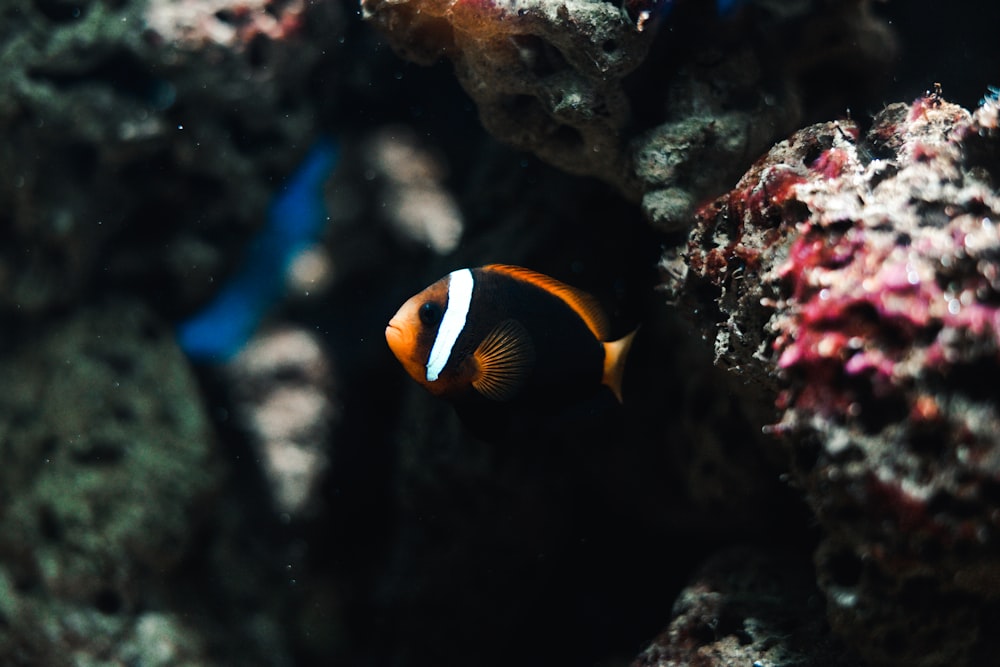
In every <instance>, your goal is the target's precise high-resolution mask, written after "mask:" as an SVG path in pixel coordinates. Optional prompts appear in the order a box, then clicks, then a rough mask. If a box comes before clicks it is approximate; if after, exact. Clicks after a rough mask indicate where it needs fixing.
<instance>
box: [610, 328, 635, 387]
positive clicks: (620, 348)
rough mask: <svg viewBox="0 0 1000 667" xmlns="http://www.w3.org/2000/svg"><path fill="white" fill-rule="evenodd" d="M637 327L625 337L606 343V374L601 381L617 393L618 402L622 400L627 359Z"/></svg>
mask: <svg viewBox="0 0 1000 667" xmlns="http://www.w3.org/2000/svg"><path fill="white" fill-rule="evenodd" d="M637 331H639V330H638V329H636V330H635V331H633V332H632V333H630V334H629V335H627V336H625V337H624V338H619V339H618V340H613V341H610V342H607V343H602V345H604V376H603V377H602V378H601V383H602V384H605V385H607V386H608V387H609V388H610V389H611V391H612V392H614V394H615V398H617V399H618V402H619V403H621V402H622V380H623V379H624V377H625V361H626V359H628V351H629V349H631V347H632V339H634V338H635V334H636V332H637Z"/></svg>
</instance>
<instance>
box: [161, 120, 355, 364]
mask: <svg viewBox="0 0 1000 667" xmlns="http://www.w3.org/2000/svg"><path fill="white" fill-rule="evenodd" d="M338 157H339V150H338V147H337V145H336V143H335V142H334V141H333V140H332V139H330V138H329V137H322V138H320V139H319V140H317V141H316V143H315V144H314V145H313V147H312V148H311V149H310V150H309V153H308V154H307V155H306V157H305V159H303V160H302V163H301V164H300V165H299V166H298V168H297V169H296V170H295V172H294V173H293V174H292V175H291V176H290V177H289V178H288V180H287V181H286V182H285V183H284V185H282V186H281V187H280V188H279V189H278V192H277V193H275V195H274V197H273V199H272V200H271V204H270V206H268V211H267V222H266V223H265V224H264V227H263V229H261V230H260V232H258V233H257V236H256V237H255V238H254V239H253V240H252V241H251V242H250V245H249V246H248V247H247V250H246V256H245V257H244V258H243V263H242V265H241V266H240V268H239V270H238V271H237V272H236V273H235V274H234V275H233V276H232V277H231V278H230V279H229V282H228V283H226V285H224V286H223V288H222V289H221V290H220V291H219V293H218V294H217V295H216V297H215V299H214V300H213V301H212V302H211V303H209V304H208V305H207V306H205V308H203V309H202V310H201V311H200V312H198V313H196V314H195V315H194V316H192V317H191V318H190V319H188V320H187V321H185V322H181V323H180V324H179V325H178V326H177V340H178V343H179V344H180V346H181V349H182V350H184V352H185V353H186V354H187V355H188V357H189V358H190V359H192V360H193V361H197V362H210V361H214V362H223V361H226V360H228V359H230V358H232V357H233V356H234V355H235V354H236V353H237V352H239V351H240V349H242V348H243V346H244V345H245V344H246V342H247V341H248V340H249V339H250V336H252V335H253V333H254V331H256V329H257V327H258V325H259V324H260V322H261V320H262V319H263V318H264V316H265V315H266V314H267V312H268V311H269V310H270V309H271V307H272V306H273V305H274V304H275V303H277V302H278V301H279V300H280V299H281V297H282V295H283V294H284V291H285V279H286V275H287V273H288V267H289V265H290V264H291V263H292V260H293V259H295V257H296V256H297V255H298V254H299V253H300V252H302V251H303V250H305V249H306V248H308V247H309V246H310V245H311V244H312V243H314V242H315V241H316V240H317V239H318V238H319V235H320V233H321V232H322V231H323V227H324V226H325V225H326V221H327V215H326V205H325V203H324V199H323V184H324V183H325V182H326V179H327V178H328V177H329V176H330V173H331V172H332V171H333V169H334V167H335V166H336V164H337V159H338Z"/></svg>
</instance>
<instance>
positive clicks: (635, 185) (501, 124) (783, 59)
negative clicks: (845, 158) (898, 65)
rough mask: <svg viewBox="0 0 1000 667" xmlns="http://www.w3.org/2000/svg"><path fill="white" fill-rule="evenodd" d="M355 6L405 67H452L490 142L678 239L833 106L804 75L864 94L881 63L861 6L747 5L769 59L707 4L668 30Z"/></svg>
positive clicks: (559, 13) (627, 17)
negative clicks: (595, 185)
mask: <svg viewBox="0 0 1000 667" xmlns="http://www.w3.org/2000/svg"><path fill="white" fill-rule="evenodd" d="M682 4H683V3H682ZM362 6H363V8H364V11H365V15H366V16H367V17H368V19H369V20H371V21H372V22H373V23H375V24H376V25H378V26H379V27H380V28H381V29H382V30H383V31H384V32H385V33H386V35H387V36H388V38H389V39H390V41H391V43H392V44H393V46H394V47H395V48H396V49H397V50H398V51H399V52H400V53H402V54H403V55H404V56H406V57H408V58H410V59H412V60H415V61H417V62H421V63H430V62H433V61H435V60H436V59H438V58H440V57H442V56H446V57H448V58H449V59H451V61H452V62H453V63H454V66H455V73H456V75H457V76H458V79H459V81H460V82H461V84H462V86H463V88H465V90H466V92H467V93H468V94H469V95H470V96H471V97H472V98H473V99H474V100H475V102H476V105H477V107H478V108H479V113H480V118H481V119H482V122H483V124H484V125H485V126H486V128H487V129H488V130H490V132H492V133H493V134H494V135H495V136H497V137H499V138H501V139H503V140H504V141H507V142H509V143H511V144H513V145H514V146H516V147H518V148H522V149H526V150H531V151H533V152H534V153H535V154H536V155H538V156H540V157H541V158H542V159H544V160H546V161H548V162H550V163H551V164H554V165H556V166H558V167H559V168H561V169H564V170H566V171H569V172H571V173H575V174H584V175H592V176H597V177H599V178H602V179H603V180H605V181H607V182H608V183H611V184H613V185H615V186H616V187H618V188H619V189H620V190H622V191H623V192H624V193H626V194H627V195H628V196H629V197H631V198H633V199H641V200H642V205H643V209H644V211H645V213H646V215H647V217H649V218H650V219H651V220H652V221H653V222H654V223H656V224H658V225H662V226H664V227H668V228H676V227H678V226H681V225H683V224H684V221H685V220H686V218H687V216H688V215H689V214H690V212H691V210H692V209H693V208H694V207H695V206H696V205H697V204H698V203H699V202H700V201H702V200H704V199H705V198H706V197H708V196H712V195H714V194H715V193H718V192H719V191H720V190H722V189H724V188H725V187H726V185H727V183H729V182H731V181H732V180H735V178H737V177H738V175H739V174H740V173H741V171H742V169H743V167H744V166H745V165H746V164H747V163H748V162H749V160H751V159H752V158H753V156H755V155H757V154H759V153H760V152H762V151H763V150H764V149H765V148H766V147H767V145H768V144H769V143H770V142H771V141H773V139H774V138H776V137H778V136H782V135H784V134H785V133H787V132H788V131H790V130H791V129H792V128H794V127H795V126H796V125H797V124H798V122H799V120H800V119H801V117H802V116H803V114H804V113H811V111H810V110H804V109H803V106H802V105H803V99H804V98H805V101H806V102H807V103H809V104H812V103H822V104H828V103H830V101H831V97H833V98H834V99H836V98H837V97H838V94H836V93H835V92H834V91H833V90H832V89H826V90H823V91H814V90H810V85H811V84H810V83H809V82H810V81H811V79H812V78H813V77H814V76H815V73H816V72H817V71H820V70H822V71H823V73H824V74H823V76H825V77H829V76H830V74H831V72H838V73H840V75H842V76H845V77H846V76H848V75H847V74H846V73H847V72H850V73H852V74H853V75H854V76H855V78H856V80H855V82H854V88H855V89H856V88H863V87H864V85H865V81H866V79H867V77H870V76H872V75H873V74H874V73H877V72H878V71H879V70H880V69H881V67H883V66H884V65H885V63H886V61H887V59H888V58H889V57H890V56H891V54H892V51H893V47H892V44H893V40H892V38H891V35H890V34H889V32H888V30H887V29H886V27H885V26H884V25H883V24H882V23H880V22H879V21H877V20H876V19H874V18H873V17H872V16H871V14H870V13H869V11H868V3H867V2H853V1H852V2H841V3H830V4H829V6H825V7H820V6H819V5H818V4H816V5H815V6H814V3H805V4H794V5H792V4H787V5H780V4H779V5H777V6H768V5H767V3H761V6H760V7H759V8H757V10H755V11H754V12H752V17H753V18H752V19H747V21H760V22H763V23H766V24H768V28H769V29H770V30H771V31H772V33H773V37H772V38H771V39H772V40H773V42H774V43H773V44H767V45H765V44H764V43H762V42H759V41H756V40H754V39H751V38H750V35H751V33H752V31H751V30H747V31H746V33H742V32H741V29H742V28H743V26H742V25H739V26H733V25H731V26H726V25H723V24H722V23H720V22H717V21H714V20H712V18H711V17H710V16H706V15H705V14H706V13H711V11H713V8H714V5H713V4H712V3H710V2H704V3H689V4H685V5H683V9H684V10H685V11H682V12H679V14H678V17H670V18H667V17H666V15H667V14H669V13H670V9H671V5H670V3H667V4H666V5H665V4H664V3H657V2H634V3H626V4H625V5H624V7H619V6H618V5H615V4H613V3H607V2H600V1H596V2H595V1H581V2H554V1H552V0H518V1H517V2H514V3H497V2H492V0H485V1H483V2H479V1H466V0H451V1H447V0H446V1H443V2H442V1H437V0H431V1H429V0H365V1H364V2H363V3H362ZM675 18H676V20H675ZM779 24H785V25H784V27H783V28H780V29H778V28H777V26H778V25H779ZM664 26H669V29H667V28H665V27H664ZM661 32H662V34H661V35H660V41H659V42H658V43H657V44H656V48H655V49H654V50H653V52H652V55H651V56H649V58H648V62H645V61H646V60H647V54H649V53H650V49H651V48H653V44H654V39H655V38H656V37H657V35H658V34H659V33H661ZM700 41H702V42H704V43H699V42H700ZM705 44H709V46H705ZM817 44H822V48H819V49H817V48H816V45H817ZM644 63H645V65H644V66H643V67H641V68H640V65H643V64H644ZM627 76H628V77H629V79H628V81H626V77H627ZM841 99H843V98H841Z"/></svg>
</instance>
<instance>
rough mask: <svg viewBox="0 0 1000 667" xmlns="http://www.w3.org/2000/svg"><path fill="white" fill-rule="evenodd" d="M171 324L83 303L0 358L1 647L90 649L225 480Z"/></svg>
mask: <svg viewBox="0 0 1000 667" xmlns="http://www.w3.org/2000/svg"><path fill="white" fill-rule="evenodd" d="M169 332H170V330H169V328H168V327H166V326H165V324H164V323H163V322H160V321H158V320H157V318H156V317H155V316H154V315H153V314H152V313H151V312H150V311H149V309H148V308H146V307H144V306H141V305H138V304H136V303H119V304H116V305H108V306H101V307H90V308H84V309H82V310H81V311H80V312H79V313H78V314H76V315H75V316H73V317H67V318H65V319H63V320H61V321H59V322H58V325H54V326H53V327H52V328H51V329H50V330H49V331H48V332H46V333H44V334H43V335H41V336H40V337H39V338H37V339H35V340H32V341H30V342H27V341H26V342H24V343H23V344H21V345H20V347H18V348H16V349H15V350H14V352H15V353H13V354H7V355H5V356H4V357H3V359H2V360H0V375H2V376H3V377H4V379H5V383H6V390H5V391H4V392H3V394H2V395H0V429H2V432H0V446H2V451H0V456H2V459H3V461H4V465H3V466H0V554H2V557H0V578H2V580H3V581H4V582H5V584H4V585H3V586H0V589H2V591H5V592H0V598H2V600H0V614H2V617H3V621H4V622H3V623H0V653H5V654H6V653H7V650H5V649H12V648H17V650H18V652H19V654H22V655H25V656H26V659H27V661H28V662H32V661H34V662H35V664H43V663H44V664H61V662H60V661H61V660H65V661H66V662H67V664H68V663H70V662H73V661H74V657H73V656H77V657H78V658H79V659H80V660H83V656H85V655H87V654H88V652H94V653H95V654H98V655H99V654H100V652H101V650H102V649H101V648H100V647H101V646H105V648H107V647H108V646H112V645H115V642H116V640H115V637H116V636H117V633H119V632H124V633H126V634H127V629H126V627H125V626H127V625H128V623H129V622H131V621H129V620H127V619H130V618H131V619H133V620H135V621H136V622H138V621H139V620H140V619H138V618H137V617H134V616H133V614H134V613H135V612H137V611H139V610H144V611H147V612H148V611H151V610H152V609H155V607H156V606H157V600H158V598H159V597H161V596H162V594H163V591H162V589H161V588H160V587H161V586H162V585H163V583H164V582H165V580H166V578H165V575H166V574H167V573H169V572H170V570H171V569H172V568H174V567H176V566H177V564H178V562H179V561H180V560H181V559H182V558H183V557H184V555H185V554H186V552H187V549H188V548H189V545H190V543H191V541H192V539H193V537H194V535H195V532H194V530H193V529H194V528H195V526H196V523H197V517H198V516H199V515H202V514H204V513H203V512H201V511H200V508H201V506H202V504H203V503H205V502H206V501H207V500H208V498H209V497H210V495H211V494H212V493H213V492H214V491H215V490H216V489H217V487H218V486H219V484H220V483H221V479H222V478H221V468H220V467H219V465H218V460H217V458H216V454H215V453H214V448H215V440H214V436H213V434H212V430H211V426H210V424H209V422H208V419H207V416H206V414H205V411H204V408H203V406H202V405H201V404H200V403H199V402H198V400H197V398H198V395H199V394H198V390H197V387H196V385H195V383H194V378H193V377H192V375H191V374H190V371H189V370H188V367H187V365H186V363H185V360H184V357H183V355H182V354H181V352H180V350H178V349H177V347H176V346H175V344H174V342H173V338H172V336H171V335H170V333H169ZM50 611H51V614H50V613H49V612H50ZM33 619H34V620H33ZM74 619H76V620H75V621H74ZM102 619H103V620H102ZM35 621H37V623H36V622H35ZM95 624H96V625H95ZM99 626H101V627H103V626H108V627H107V628H104V630H106V631H107V633H106V634H103V635H102V633H103V632H104V630H102V629H101V627H99ZM54 656H58V657H59V661H55V662H52V661H51V660H49V658H50V657H54ZM76 664H82V663H80V662H76Z"/></svg>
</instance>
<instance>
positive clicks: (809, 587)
mask: <svg viewBox="0 0 1000 667" xmlns="http://www.w3.org/2000/svg"><path fill="white" fill-rule="evenodd" d="M817 593H818V591H816V589H815V588H814V586H813V573H812V570H811V568H809V567H808V566H807V565H806V564H805V563H802V562H801V561H799V560H798V559H797V558H796V557H795V556H794V555H792V554H789V553H782V552H776V551H767V550H762V549H752V548H748V547H734V548H731V549H728V550H726V551H723V552H721V553H718V554H715V555H713V556H712V557H710V558H709V559H708V560H707V561H706V562H705V563H704V564H703V565H702V566H701V568H699V570H698V572H696V573H695V575H694V577H693V578H692V580H691V581H690V582H689V583H688V584H687V586H686V587H685V588H684V590H682V591H681V592H680V594H679V595H678V596H677V600H676V602H674V607H673V617H674V618H673V620H672V621H671V623H670V627H669V628H667V630H666V631H664V632H663V633H662V634H661V635H660V636H659V637H657V638H656V639H655V640H654V641H653V643H652V644H651V645H650V646H649V647H647V648H646V649H645V650H644V651H643V652H642V653H641V654H640V656H639V657H638V658H637V659H636V661H635V662H633V663H632V666H633V667H682V666H684V665H699V666H704V667H711V666H713V665H718V666H719V667H726V666H728V665H770V666H772V667H835V666H838V665H843V666H844V667H847V666H848V665H857V664H858V656H857V655H853V654H852V653H851V652H850V651H849V650H847V649H846V647H845V646H844V645H843V644H842V643H841V642H839V641H838V640H837V639H836V638H835V637H833V636H832V635H831V634H830V628H829V626H828V625H827V624H826V623H825V622H824V621H823V616H822V600H821V598H820V596H819V595H818V594H817Z"/></svg>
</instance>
